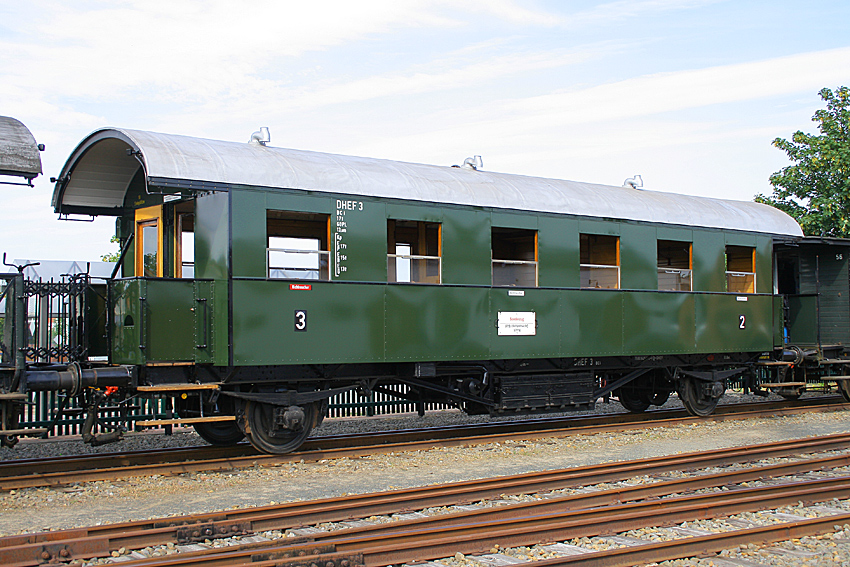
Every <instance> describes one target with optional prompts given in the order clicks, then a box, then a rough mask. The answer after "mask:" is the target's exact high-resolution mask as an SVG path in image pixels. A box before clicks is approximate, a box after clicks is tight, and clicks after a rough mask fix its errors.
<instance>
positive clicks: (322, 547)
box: [0, 434, 850, 567]
mask: <svg viewBox="0 0 850 567" xmlns="http://www.w3.org/2000/svg"><path fill="white" fill-rule="evenodd" d="M848 442H850V434H841V435H831V436H826V437H822V438H811V439H800V440H792V441H784V442H776V443H770V444H764V445H754V446H746V447H736V448H727V449H720V450H716V451H708V452H700V453H691V454H685V455H674V456H667V457H656V458H651V459H642V460H638V461H631V462H618V463H606V464H601V465H593V466H585V467H578V468H573V469H565V470H557V471H546V472H541V473H529V474H523V475H516V476H510V477H500V478H493V479H484V480H477V481H468V482H462V483H452V484H445V485H437V486H428V487H421V488H414V489H407V490H397V491H392V492H385V493H376V494H363V495H353V496H352V495H349V496H345V497H343V498H336V499H325V500H318V501H311V502H295V503H289V504H283V505H278V506H266V507H261V508H253V509H243V510H232V511H226V512H220V513H212V514H200V515H193V516H186V517H183V518H163V519H159V520H149V521H142V522H126V523H120V524H112V525H107V526H93V527H90V528H84V529H73V530H62V531H54V532H44V533H38V534H27V535H21V536H10V537H5V538H0V564H2V565H9V566H15V567H26V566H34V565H39V564H41V563H44V562H49V561H63V562H67V561H70V560H71V559H75V558H93V557H104V556H108V555H110V554H112V553H113V552H115V551H117V550H120V549H121V548H125V549H142V548H145V547H147V546H155V545H166V544H171V545H177V546H181V547H182V550H183V551H184V552H183V553H179V554H177V555H175V556H167V557H165V558H147V559H140V560H139V561H129V562H127V563H125V564H126V565H134V566H139V567H141V566H146V567H148V566H150V567H152V566H154V565H157V566H159V565H183V566H192V567H210V566H213V565H242V564H247V563H251V564H252V565H254V566H260V565H287V564H292V565H296V564H297V565H311V564H312V563H315V564H316V565H322V566H326V567H330V566H332V567H353V565H355V564H363V565H366V566H367V567H377V566H381V565H389V564H401V563H409V562H411V561H418V560H429V559H438V558H441V557H447V556H451V555H454V554H455V553H458V552H460V553H465V554H466V553H482V552H487V551H488V550H491V549H493V548H494V547H501V548H505V547H509V546H517V545H521V546H528V545H536V544H540V543H541V542H558V541H564V540H569V539H571V538H577V537H589V536H596V535H599V534H605V533H612V532H613V533H616V532H621V531H626V530H631V529H636V528H640V527H646V526H659V525H661V526H665V525H666V526H669V525H675V524H678V523H681V522H686V521H692V520H695V519H701V518H709V517H717V516H728V515H733V514H738V513H741V512H745V511H752V510H763V509H769V508H774V507H778V506H783V505H788V504H793V503H797V502H799V501H811V502H822V501H828V500H830V499H833V498H847V497H848V495H850V476H847V473H846V472H844V473H839V472H834V473H833V474H831V475H830V474H817V473H818V472H819V471H829V470H832V469H836V468H841V467H848V466H850V452H848V451H847V450H846V449H847V447H848ZM804 454H806V455H813V456H810V457H809V458H805V459H804V458H800V457H795V456H798V455H804ZM787 457H795V458H794V459H791V460H789V461H787V462H781V463H767V464H760V465H758V466H754V465H749V466H747V467H740V466H738V467H737V468H733V469H732V470H724V471H721V472H712V473H707V474H706V473H703V474H699V475H689V476H687V477H685V478H667V477H664V478H661V479H660V480H658V479H655V480H658V481H657V482H645V483H643V484H635V485H631V486H629V485H627V486H618V487H616V488H613V489H610V488H609V489H607V490H595V491H589V492H574V493H564V492H561V491H566V490H569V489H575V488H579V487H586V486H591V485H596V484H599V483H606V482H611V481H621V480H623V479H633V478H636V477H646V475H664V474H665V473H670V472H673V471H683V470H700V469H705V468H707V467H723V466H729V465H741V464H743V463H753V462H756V461H759V460H765V459H777V458H787ZM794 475H803V476H802V478H800V477H798V478H794ZM783 477H784V480H782V481H781V482H777V483H776V484H772V485H768V486H755V487H745V486H741V484H742V483H750V482H754V481H759V480H763V479H780V478H783ZM789 477H791V478H789ZM721 487H724V488H725V489H723V490H717V489H719V488H721ZM730 487H731V488H730ZM709 490H710V491H709ZM694 491H708V492H705V493H696V494H694V493H693V492H694ZM532 493H534V494H538V495H539V496H540V498H538V499H536V500H533V501H529V502H521V503H506V501H505V497H506V496H507V495H516V494H532ZM485 499H496V500H501V502H497V503H496V504H500V505H489V506H480V505H479V506H468V507H466V509H464V507H462V506H461V507H458V505H459V504H463V503H471V502H479V501H481V500H485ZM436 506H454V507H455V508H453V510H454V513H450V514H445V515H439V516H425V515H423V514H421V513H419V512H417V511H418V510H424V509H427V508H433V507H436ZM405 513H406V514H407V515H406V516H405V515H402V516H400V517H401V518H406V519H401V520H398V521H392V522H387V523H379V524H374V525H365V524H366V523H365V522H362V521H357V519H360V518H368V517H372V516H380V515H383V516H388V515H392V514H405ZM845 516H846V517H845ZM845 516H839V515H831V516H829V517H828V518H826V519H822V521H820V520H819V521H814V520H813V521H810V522H808V523H804V524H805V525H803V524H800V522H797V524H799V525H795V526H785V527H784V528H781V529H779V530H777V529H776V528H775V527H774V528H772V530H773V531H771V530H769V529H768V528H767V527H764V526H752V527H751V528H748V529H749V530H750V532H751V534H756V533H757V535H753V537H757V539H758V540H764V541H768V540H771V538H778V539H788V537H789V536H788V535H787V534H788V533H792V532H793V533H798V532H799V533H823V531H824V530H826V531H829V530H831V529H832V526H833V525H834V524H836V523H838V524H842V525H843V524H844V523H846V522H850V515H845ZM351 520H355V521H353V522H352V521H351ZM328 522H337V523H339V522H343V523H344V522H348V524H343V525H349V526H353V527H349V528H348V529H345V530H331V531H321V530H318V529H316V528H313V527H311V526H316V525H318V524H324V525H326V524H327V523H328ZM298 528H302V529H301V530H299V529H298ZM303 528H307V529H303ZM792 528H793V529H792ZM270 530H278V531H280V532H283V531H285V530H294V532H293V533H295V534H300V535H298V536H297V537H289V538H284V539H277V540H268V539H266V538H263V537H256V536H254V537H246V538H244V541H245V542H247V543H243V544H242V545H238V546H233V547H227V548H221V549H201V548H202V547H203V546H198V545H196V544H197V542H203V541H206V540H209V539H213V538H223V537H230V536H234V535H240V536H246V535H252V534H258V533H261V532H268V531H270ZM752 530H761V531H757V532H754V531H752ZM783 530H784V531H783ZM789 530H791V531H789ZM794 530H796V531H794ZM806 530H808V531H806ZM745 531H746V530H745ZM780 536H781V537H780ZM735 537H743V536H741V535H740V534H738V535H735V534H726V535H725V536H723V537H721V536H719V535H718V536H708V535H705V536H704V537H703V538H702V539H701V540H700V542H701V543H699V544H697V543H695V541H696V540H695V539H694V538H693V537H692V538H689V539H688V540H687V541H686V542H679V543H677V544H674V543H665V544H664V545H649V544H645V545H644V546H643V547H646V545H649V547H647V548H645V549H643V548H641V549H639V550H638V547H641V546H637V545H635V546H633V547H635V549H636V550H638V551H639V552H640V553H644V554H647V553H650V552H651V553H655V554H656V555H652V557H656V558H655V559H650V560H648V561H657V560H661V559H658V558H657V557H661V558H673V557H674V556H675V557H682V556H687V555H688V554H689V553H691V554H692V552H686V551H683V550H688V549H694V548H693V547H687V546H694V545H703V547H702V548H699V549H700V550H701V551H705V550H706V549H714V550H717V549H723V548H724V547H723V546H728V547H732V546H734V545H737V544H731V543H729V542H730V541H736V540H734V538H735ZM729 538H732V539H729ZM773 540H774V541H776V540H777V539H773ZM750 541H752V540H750ZM559 545H562V546H563V545H567V544H559ZM677 546H678V547H677ZM718 546H720V547H718ZM567 547H569V546H567ZM193 549H196V551H193ZM658 554H661V555H658ZM664 554H666V555H664ZM677 554H684V555H677ZM609 555H610V557H611V558H612V559H606V560H605V561H614V562H601V563H578V564H593V565H632V564H634V563H629V562H628V561H633V559H624V557H629V556H628V554H627V552H626V551H619V552H617V553H614V552H611V553H609ZM606 557H607V556H606ZM125 559H127V558H125ZM579 559H581V558H580V557H576V558H575V559H569V561H572V562H573V563H564V564H575V562H576V561H578V560H579ZM600 559H601V557H600ZM584 560H589V555H588V557H587V558H585V559H584ZM346 561H347V562H348V565H346V563H345V562H346ZM563 561H566V559H564V560H563ZM616 561H619V563H618V562H616ZM624 561H625V562H624ZM555 564H560V563H553V565H555Z"/></svg>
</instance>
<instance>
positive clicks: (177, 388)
mask: <svg viewBox="0 0 850 567" xmlns="http://www.w3.org/2000/svg"><path fill="white" fill-rule="evenodd" d="M220 386H221V385H220V384H218V383H208V384H157V385H156V386H139V387H138V388H136V390H137V391H139V392H191V391H195V390H218V389H219V388H220Z"/></svg>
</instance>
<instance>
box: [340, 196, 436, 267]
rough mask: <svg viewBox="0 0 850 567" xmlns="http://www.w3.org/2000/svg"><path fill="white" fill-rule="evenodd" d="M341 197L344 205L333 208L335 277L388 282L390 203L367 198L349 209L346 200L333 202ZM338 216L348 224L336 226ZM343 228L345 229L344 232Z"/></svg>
mask: <svg viewBox="0 0 850 567" xmlns="http://www.w3.org/2000/svg"><path fill="white" fill-rule="evenodd" d="M337 200H339V201H343V202H341V203H339V204H340V205H342V207H341V208H334V209H333V215H334V216H333V217H332V220H331V246H332V248H331V257H332V260H331V262H332V263H333V265H334V272H333V274H332V275H331V279H334V280H338V281H346V282H380V283H386V281H387V218H388V217H389V214H388V213H387V206H386V205H385V204H384V203H383V202H381V201H374V200H363V199H361V200H359V201H356V204H354V203H355V202H352V203H351V205H352V206H353V208H345V207H346V206H347V203H345V202H344V201H345V200H344V199H329V202H331V203H332V206H333V207H336V206H337ZM361 204H362V208H361V206H360V205H361ZM335 218H341V219H343V222H345V226H343V227H341V226H339V224H338V223H337V224H336V226H334V225H335V223H334V219H335ZM391 218H399V217H391ZM411 220H419V219H411ZM342 229H345V232H341V230H342ZM337 259H338V260H339V261H337ZM337 267H339V269H337Z"/></svg>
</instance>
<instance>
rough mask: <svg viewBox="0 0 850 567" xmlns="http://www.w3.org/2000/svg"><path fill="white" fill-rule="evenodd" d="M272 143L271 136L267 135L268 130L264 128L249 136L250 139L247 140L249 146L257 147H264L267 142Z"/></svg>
mask: <svg viewBox="0 0 850 567" xmlns="http://www.w3.org/2000/svg"><path fill="white" fill-rule="evenodd" d="M271 141H272V136H271V134H269V129H268V127H266V126H263V127H262V128H260V130H259V131H257V132H254V133H253V134H251V139H250V140H248V143H249V144H256V145H259V146H265V145H266V144H268V143H269V142H271Z"/></svg>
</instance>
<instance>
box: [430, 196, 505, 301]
mask: <svg viewBox="0 0 850 567" xmlns="http://www.w3.org/2000/svg"><path fill="white" fill-rule="evenodd" d="M442 222H443V224H442V239H443V247H442V248H443V250H442V264H443V283H444V284H473V285H474V284H479V285H480V284H481V283H482V282H484V283H485V284H486V285H489V284H490V282H491V279H492V276H491V265H492V264H491V254H490V232H491V231H490V227H491V224H490V215H489V213H486V212H483V211H475V210H463V209H443V221H442ZM494 226H495V225H494ZM458 242H462V243H463V245H462V246H457V243H458Z"/></svg>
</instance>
